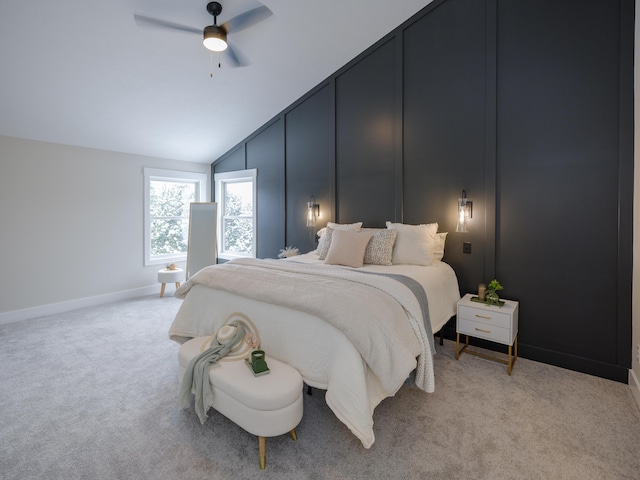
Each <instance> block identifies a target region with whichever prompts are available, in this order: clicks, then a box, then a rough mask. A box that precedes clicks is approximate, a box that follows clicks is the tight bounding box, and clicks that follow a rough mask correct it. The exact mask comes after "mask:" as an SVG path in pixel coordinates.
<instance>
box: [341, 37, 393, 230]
mask: <svg viewBox="0 0 640 480" xmlns="http://www.w3.org/2000/svg"><path fill="white" fill-rule="evenodd" d="M394 47H395V39H394V38H391V39H389V40H388V41H387V42H385V43H383V44H382V45H380V46H379V47H378V48H376V49H375V50H373V51H371V52H369V53H368V54H367V55H365V56H364V57H363V58H362V59H361V60H360V61H358V62H357V63H355V64H353V65H352V66H350V67H349V68H348V69H346V70H345V71H343V72H342V73H340V75H338V76H337V77H336V133H335V135H336V189H337V196H336V199H337V213H338V215H337V219H338V221H339V222H340V223H353V222H360V221H362V222H364V223H365V224H366V225H368V226H370V227H384V225H385V224H384V222H385V220H393V219H394V218H395V163H394V153H395V144H396V143H397V142H400V139H399V138H394V128H393V127H394V115H395V105H396V102H399V99H398V98H396V89H395V84H394V82H395V68H394V66H395V53H396V51H395V48H394Z"/></svg>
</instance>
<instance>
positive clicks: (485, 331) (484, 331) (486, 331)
mask: <svg viewBox="0 0 640 480" xmlns="http://www.w3.org/2000/svg"><path fill="white" fill-rule="evenodd" d="M476 330H477V331H478V332H482V333H491V330H483V329H481V328H478V327H476Z"/></svg>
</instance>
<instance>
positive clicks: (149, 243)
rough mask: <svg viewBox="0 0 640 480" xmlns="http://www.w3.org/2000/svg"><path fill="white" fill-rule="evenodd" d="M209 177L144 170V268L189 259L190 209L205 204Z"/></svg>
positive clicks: (152, 169)
mask: <svg viewBox="0 0 640 480" xmlns="http://www.w3.org/2000/svg"><path fill="white" fill-rule="evenodd" d="M206 183H207V175H206V174H204V173H193V172H181V171H175V170H159V169H154V168H145V169H144V201H145V203H144V216H145V218H144V264H145V265H158V264H165V263H171V262H176V261H185V260H186V259H187V244H188V241H189V206H190V204H191V202H200V201H205V188H206Z"/></svg>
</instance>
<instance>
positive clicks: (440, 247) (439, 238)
mask: <svg viewBox="0 0 640 480" xmlns="http://www.w3.org/2000/svg"><path fill="white" fill-rule="evenodd" d="M446 239H447V232H442V233H436V234H435V236H434V237H433V261H434V262H439V261H441V260H442V257H444V243H445V240H446Z"/></svg>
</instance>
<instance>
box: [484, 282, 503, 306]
mask: <svg viewBox="0 0 640 480" xmlns="http://www.w3.org/2000/svg"><path fill="white" fill-rule="evenodd" d="M498 290H502V285H500V282H499V281H498V280H496V279H495V278H494V279H493V280H491V281H490V282H489V285H487V293H485V295H484V299H485V302H487V304H488V305H499V304H500V303H499V302H500V297H499V296H498Z"/></svg>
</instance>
